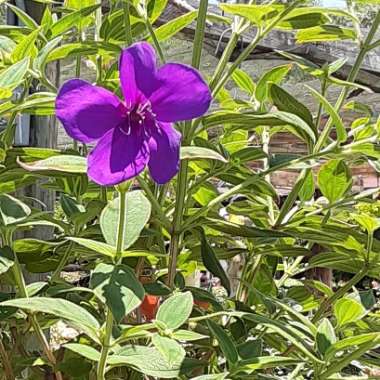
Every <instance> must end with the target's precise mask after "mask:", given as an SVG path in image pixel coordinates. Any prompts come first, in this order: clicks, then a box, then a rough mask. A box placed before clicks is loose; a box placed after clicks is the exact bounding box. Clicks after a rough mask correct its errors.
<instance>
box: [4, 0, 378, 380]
mask: <svg viewBox="0 0 380 380" xmlns="http://www.w3.org/2000/svg"><path fill="white" fill-rule="evenodd" d="M2 3H5V4H6V6H7V7H9V11H12V12H14V13H15V14H16V15H17V17H18V18H19V20H20V21H21V22H22V25H21V26H9V25H1V26H0V51H1V57H0V58H1V59H0V70H1V71H0V96H1V104H0V115H1V116H2V117H4V118H6V120H7V126H6V128H5V129H4V130H3V131H2V132H1V135H0V159H1V168H0V178H1V181H0V234H1V242H2V246H1V248H0V275H1V283H2V285H3V288H2V292H1V293H0V297H1V302H0V325H1V340H0V359H1V371H2V374H1V376H2V378H6V379H7V380H11V379H16V378H17V379H22V378H28V379H45V378H53V377H55V378H56V379H58V380H61V379H83V380H84V379H98V380H102V379H105V378H107V379H143V378H145V379H147V378H179V379H198V380H202V379H203V380H206V379H213V380H216V379H218V380H219V379H253V378H255V379H256V378H257V379H285V378H287V379H310V378H313V379H320V380H322V379H338V378H344V376H345V375H350V374H352V373H354V374H358V376H359V377H358V378H366V377H364V376H365V373H366V368H367V367H370V368H374V367H379V363H378V357H379V353H378V351H376V349H377V348H378V347H379V345H380V322H379V321H380V319H379V317H380V315H379V313H378V312H376V299H375V296H374V293H373V291H372V290H371V289H366V290H363V289H361V288H360V283H361V281H362V280H363V279H364V278H367V279H368V278H369V279H377V280H378V279H379V277H380V257H379V251H380V237H379V234H378V230H379V227H380V224H379V202H378V201H377V200H376V198H377V196H378V190H379V189H377V188H375V189H373V190H369V191H368V190H367V191H361V190H357V189H356V188H355V187H354V186H353V178H352V169H353V168H354V166H356V165H358V164H368V165H371V166H373V167H374V168H377V169H378V168H379V167H380V166H379V164H378V160H379V157H380V156H379V147H378V139H379V135H378V134H379V121H378V120H376V119H375V118H374V117H373V113H372V112H371V109H370V107H369V106H367V105H363V104H361V105H358V104H353V103H352V102H351V103H349V101H348V100H347V99H348V95H349V94H350V93H351V91H352V90H354V89H356V88H357V87H360V85H356V84H355V81H356V76H357V73H358V70H359V69H360V67H361V65H362V63H363V61H364V59H365V56H366V54H367V53H368V52H369V51H371V50H372V49H374V48H376V47H377V46H378V45H379V41H377V40H376V31H377V28H378V26H379V23H380V13H377V14H376V15H375V17H374V21H373V23H372V24H371V29H370V30H369V32H368V35H367V36H364V37H363V36H359V35H358V34H357V33H358V30H359V29H360V21H358V19H357V17H356V15H355V14H354V13H352V12H354V10H353V8H352V9H351V10H350V12H351V13H350V12H347V11H343V10H337V9H330V8H323V7H317V6H314V7H311V6H310V7H309V6H301V5H304V4H303V3H302V1H292V2H287V3H288V4H281V3H279V4H272V3H270V4H269V3H268V4H264V5H251V4H221V5H220V6H221V8H222V9H223V10H224V12H225V16H224V17H220V16H219V17H216V16H215V15H211V14H209V13H208V12H207V8H208V4H207V0H201V1H200V6H199V10H194V11H190V12H189V13H188V14H186V15H184V16H180V17H178V18H176V19H173V20H171V21H170V22H168V23H166V24H164V25H160V26H158V25H156V24H155V23H156V21H157V20H158V18H159V17H160V15H161V14H162V12H163V11H164V9H165V8H166V7H167V1H165V0H142V1H135V0H134V1H131V2H127V1H124V0H122V1H116V0H110V1H108V2H105V3H106V5H107V7H108V9H104V8H103V9H102V7H101V6H100V4H99V2H98V1H95V0H94V1H85V2H84V1H78V0H70V1H66V3H65V4H63V5H62V4H60V3H59V2H54V1H48V0H39V1H38V2H36V4H35V5H36V7H40V8H39V9H40V10H41V11H42V12H41V15H42V17H41V18H40V19H38V20H37V21H36V20H35V19H33V18H31V16H29V15H28V14H27V13H26V12H25V11H24V10H22V9H21V8H17V7H16V6H14V5H12V4H10V3H11V2H8V1H6V2H4V1H3V2H2ZM361 3H362V2H361ZM310 15H312V17H311V16H310ZM235 16H236V17H235ZM335 17H339V18H344V19H346V20H347V23H346V24H345V25H346V26H344V27H342V26H338V25H334V19H335ZM206 18H207V20H210V21H207V22H213V23H227V24H230V25H231V27H232V35H231V36H230V38H229V40H228V42H227V45H226V47H225V49H224V50H223V54H222V56H221V58H220V60H219V63H218V65H217V67H215V70H214V73H213V75H212V77H210V78H208V83H209V86H210V89H211V91H212V95H213V106H212V108H211V111H209V113H208V114H207V115H205V116H204V117H202V118H198V119H195V120H192V121H187V122H181V123H177V124H176V128H177V129H178V130H179V131H180V132H181V133H182V149H181V166H180V169H179V173H178V175H177V177H176V178H175V179H173V180H172V181H171V182H169V183H167V184H165V185H161V186H158V185H157V184H155V183H154V182H153V181H152V179H151V177H150V175H149V172H148V171H145V172H143V173H142V174H140V175H139V176H138V177H137V178H135V179H134V180H133V181H130V182H129V183H124V184H121V185H119V186H116V187H108V188H106V187H101V186H99V185H97V184H96V183H93V182H91V181H90V180H89V178H88V177H87V166H86V155H87V152H88V151H89V149H91V147H87V146H86V145H84V144H83V146H82V145H81V146H78V143H77V142H74V143H73V146H72V147H71V148H70V149H67V150H64V151H59V150H55V149H50V148H42V147H24V148H21V147H16V146H14V144H13V141H14V133H15V125H16V121H17V118H18V116H19V115H20V114H31V115H33V117H36V116H53V115H54V112H55V106H54V102H55V98H56V94H57V90H58V89H57V88H56V85H55V83H54V81H53V80H52V78H51V77H49V74H48V72H49V70H48V68H49V67H50V65H52V64H54V63H56V62H57V61H60V62H62V61H65V62H67V61H70V62H72V61H74V62H75V66H76V76H77V77H80V75H81V64H82V63H83V62H86V63H87V64H89V62H91V63H93V65H92V66H93V67H94V70H95V71H96V84H97V85H99V86H103V87H105V88H107V89H109V90H111V91H113V92H115V93H116V94H119V95H120V92H119V88H118V83H119V80H118V67H117V63H116V62H117V59H118V57H119V55H120V51H121V49H122V48H123V47H125V46H127V45H130V44H131V42H132V41H141V40H148V41H150V42H151V43H152V44H153V45H154V47H155V49H156V51H157V52H158V54H159V56H160V59H161V61H162V62H164V61H165V49H163V48H162V46H161V42H162V41H166V40H168V39H170V38H172V37H173V36H175V35H177V33H179V32H180V31H181V30H182V29H183V28H186V27H188V26H189V25H193V26H195V35H194V47H193V56H192V57H193V59H192V65H193V67H194V68H197V69H199V67H200V62H201V59H202V47H203V45H204V44H203V40H204V38H205V25H206ZM251 28H255V37H254V38H253V39H252V41H250V42H249V44H248V45H247V46H246V47H245V48H244V49H243V50H242V51H240V50H239V49H236V50H235V48H236V47H237V46H238V42H239V40H240V36H241V35H242V34H243V33H245V32H246V31H247V30H250V29H251ZM273 29H280V30H287V31H292V32H294V33H295V38H296V40H297V42H298V43H304V42H310V41H314V42H315V41H324V42H328V41H341V40H349V41H350V42H355V43H357V45H358V54H357V58H356V61H355V62H354V64H353V67H352V68H351V72H350V73H349V75H348V77H347V80H341V79H338V78H336V77H335V73H336V71H337V70H338V69H339V68H340V67H341V65H342V64H344V62H342V60H339V61H336V62H333V63H331V64H325V65H323V66H322V67H319V66H315V65H313V64H311V63H310V62H308V61H306V60H305V59H303V58H301V57H297V56H296V55H293V54H289V53H284V55H285V56H287V58H288V59H289V60H290V64H289V65H285V66H278V67H276V68H274V69H271V70H270V71H268V72H266V73H265V74H264V75H263V76H262V77H261V78H259V80H255V79H254V78H251V77H250V76H249V75H248V74H247V73H246V72H244V71H243V70H241V69H240V68H239V66H240V64H241V63H242V62H243V61H244V60H245V59H246V58H247V57H248V56H249V54H250V53H251V52H253V51H254V49H255V47H257V45H258V44H259V43H260V42H261V41H262V40H263V39H264V38H265V37H266V36H267V35H268V34H269V33H270V32H271V31H272V30H273ZM236 51H237V52H238V54H237V56H235V54H234V52H236ZM203 53H204V52H203ZM232 57H233V59H232ZM231 61H232V63H231V64H230V62H231ZM292 65H297V66H298V68H299V69H300V70H302V71H304V72H305V74H307V75H310V76H312V77H313V78H314V79H315V80H317V81H319V82H320V84H321V91H316V90H315V89H312V88H306V87H305V92H308V93H310V94H311V95H312V96H313V97H314V98H315V100H316V102H317V103H318V104H320V107H319V112H318V113H317V114H313V113H312V112H311V111H310V110H309V109H308V107H307V106H306V105H304V103H303V99H296V98H294V96H293V95H291V94H290V93H289V92H288V91H287V90H286V89H285V88H284V87H283V81H284V79H285V77H286V76H287V75H288V74H289V71H290V70H291V68H292ZM232 82H233V83H234V86H237V87H238V88H240V89H241V94H242V96H241V97H233V96H232V94H231V93H230V91H229V90H228V88H230V86H229V85H230V83H232ZM332 84H334V85H338V86H340V87H341V94H340V96H339V98H338V100H337V102H336V104H331V103H330V102H329V100H328V99H327V98H326V95H327V89H328V87H329V86H331V85H332ZM31 89H32V91H31ZM16 92H17V93H18V94H19V95H18V96H16ZM345 106H346V107H347V108H350V107H351V108H354V109H355V110H356V111H359V114H358V115H359V116H360V117H358V119H357V120H355V121H354V122H353V123H352V126H351V128H348V127H347V125H346V124H345V122H344V120H343V119H342V116H341V112H340V111H341V110H342V108H343V107H345ZM322 116H326V117H324V118H323V117H322ZM323 120H325V122H324V121H323ZM326 120H327V121H326ZM214 127H216V128H214ZM279 133H288V134H292V135H293V136H294V138H295V139H297V140H299V141H300V142H302V143H303V144H304V146H305V153H304V154H291V153H289V154H288V153H283V154H276V155H274V154H271V152H270V149H269V146H270V142H271V139H272V138H273V137H274V136H275V135H276V134H279ZM253 141H256V142H258V144H257V145H253ZM285 170H288V171H292V172H296V173H297V175H298V178H297V180H296V181H295V183H294V185H293V187H292V189H291V190H290V192H289V194H287V195H286V196H285V197H282V199H281V201H280V195H279V193H278V191H277V190H276V189H275V188H274V186H273V185H272V183H271V175H274V174H276V173H279V172H281V171H285ZM41 183H42V184H41ZM31 184H39V186H43V188H45V189H47V190H49V191H55V192H56V194H57V199H58V201H59V205H57V210H58V211H57V210H54V211H56V212H54V213H52V212H51V211H52V210H48V211H47V210H46V209H45V208H44V207H41V204H40V203H41V202H40V203H37V202H35V201H34V200H32V199H30V198H28V197H26V196H21V195H19V194H21V191H22V190H23V189H24V188H25V187H26V186H29V185H31ZM36 204H37V205H36ZM36 227H39V228H43V229H46V231H47V234H48V233H49V232H48V231H51V230H53V231H54V233H53V234H52V235H51V239H46V240H39V239H37V238H31V237H26V236H28V235H25V234H24V235H22V233H24V232H25V231H27V232H28V233H29V236H33V235H30V234H33V232H34V230H35V228H36ZM22 236H24V237H22ZM236 257H240V259H241V267H242V268H241V275H240V278H239V279H238V281H237V282H238V286H237V287H236V286H234V285H233V282H234V280H235V279H232V278H230V276H229V275H228V274H227V273H226V271H225V268H224V267H223V265H221V263H220V260H226V261H229V262H232V261H233V260H232V259H233V258H235V259H236ZM69 265H75V266H76V267H77V268H78V272H80V273H81V274H82V275H85V276H86V275H87V281H82V282H80V283H77V282H75V281H74V280H73V279H72V278H67V276H64V275H63V272H65V270H67V269H68V266H69ZM321 268H322V270H323V269H325V270H332V271H333V272H332V273H333V274H334V279H335V280H336V281H335V283H333V284H326V283H324V282H323V281H321V279H314V278H312V277H311V275H310V273H311V272H312V271H313V270H316V269H318V270H321ZM147 269H149V270H150V272H151V273H150V274H149V275H148V276H147V275H146V270H147ZM200 269H207V270H208V271H209V272H210V273H212V274H213V275H214V276H216V277H218V278H219V279H220V281H221V285H223V287H224V288H225V289H226V290H227V292H228V294H225V295H223V296H222V297H217V296H215V294H213V293H212V292H209V291H207V290H205V289H201V288H198V287H194V286H190V285H188V278H189V277H190V276H191V275H192V274H194V272H195V271H199V270H200ZM27 272H29V273H45V272H50V274H49V276H48V277H47V279H46V281H38V282H32V283H28V284H26V281H25V273H27ZM339 276H340V277H341V278H342V283H338V280H339ZM222 293H223V292H222ZM223 294H224V293H223ZM58 321H64V322H65V323H66V324H67V325H68V326H70V327H73V328H74V329H75V331H76V334H75V337H72V338H71V339H70V340H69V341H68V342H66V343H65V344H62V345H61V346H60V347H58V348H57V347H55V346H54V345H52V344H51V342H49V341H48V340H47V338H46V336H45V333H46V332H47V331H48V330H49V329H51V328H52V326H53V327H54V325H55V324H56V323H57V322H58ZM28 335H32V336H33V339H34V340H35V341H37V342H38V345H37V348H35V349H29V347H28V343H27V342H26V340H25V336H28ZM49 376H51V377H49Z"/></svg>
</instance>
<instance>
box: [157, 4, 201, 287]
mask: <svg viewBox="0 0 380 380" xmlns="http://www.w3.org/2000/svg"><path fill="white" fill-rule="evenodd" d="M207 6H208V0H201V3H200V6H199V10H198V20H197V26H196V32H195V41H194V50H193V56H192V66H193V67H195V68H199V66H200V59H201V56H202V45H203V38H204V31H205V25H206V14H207ZM152 37H153V36H152ZM185 127H186V128H185V130H184V139H183V140H184V144H185V145H189V144H190V143H191V139H192V134H191V124H190V123H185ZM180 165H181V166H180V169H179V174H178V179H177V192H176V205H175V211H174V216H173V223H172V231H171V241H170V247H169V269H168V286H169V287H170V288H172V289H173V287H174V280H175V275H176V272H177V257H178V254H179V250H180V243H181V235H182V232H181V229H182V228H181V227H182V220H183V219H182V218H183V213H184V210H185V206H186V202H185V199H186V191H187V185H188V183H187V182H188V181H187V175H188V169H189V162H188V160H183V161H181V164H180Z"/></svg>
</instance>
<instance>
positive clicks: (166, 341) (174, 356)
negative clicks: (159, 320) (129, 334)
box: [152, 334, 186, 366]
mask: <svg viewBox="0 0 380 380" xmlns="http://www.w3.org/2000/svg"><path fill="white" fill-rule="evenodd" d="M152 343H153V345H154V347H156V349H157V350H158V351H159V352H160V353H161V355H162V356H163V357H164V358H165V360H166V361H167V362H168V364H169V365H170V366H171V365H173V364H174V363H176V362H179V361H181V362H182V361H183V359H184V357H185V356H186V351H185V350H184V349H183V347H182V346H181V345H180V344H179V343H177V342H176V341H175V340H174V339H170V338H167V337H165V336H161V335H159V334H154V335H153V336H152Z"/></svg>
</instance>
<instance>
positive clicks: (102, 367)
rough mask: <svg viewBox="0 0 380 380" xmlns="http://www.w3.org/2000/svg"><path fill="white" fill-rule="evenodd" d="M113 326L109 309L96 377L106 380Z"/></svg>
mask: <svg viewBox="0 0 380 380" xmlns="http://www.w3.org/2000/svg"><path fill="white" fill-rule="evenodd" d="M112 328H113V316H112V313H111V311H110V310H108V311H107V318H106V326H105V335H104V339H103V344H102V352H101V354H100V359H99V364H98V370H97V375H96V379H97V380H104V379H105V374H106V365H107V358H108V353H109V350H110V348H111V347H110V346H111V339H112Z"/></svg>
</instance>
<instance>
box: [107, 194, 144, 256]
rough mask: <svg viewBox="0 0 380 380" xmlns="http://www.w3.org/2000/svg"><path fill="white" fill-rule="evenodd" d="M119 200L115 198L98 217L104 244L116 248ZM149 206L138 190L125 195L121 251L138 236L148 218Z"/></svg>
mask: <svg viewBox="0 0 380 380" xmlns="http://www.w3.org/2000/svg"><path fill="white" fill-rule="evenodd" d="M119 209H120V199H119V198H115V199H114V200H112V201H111V202H108V205H107V206H106V207H105V208H104V210H103V212H102V214H101V215H100V228H101V230H102V233H103V236H104V239H105V240H106V242H107V243H108V244H110V245H112V246H114V247H116V241H117V232H118V231H117V230H118V223H119ZM150 212H151V204H150V202H149V201H148V199H147V198H146V197H145V195H144V193H143V192H142V191H140V190H135V191H130V192H128V193H127V194H126V210H125V217H126V226H125V231H124V244H123V249H127V248H129V247H130V246H131V245H132V244H133V243H134V242H135V241H136V240H137V239H138V238H139V236H140V233H141V231H142V229H143V228H144V226H145V224H146V223H147V222H148V220H149V218H150Z"/></svg>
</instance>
